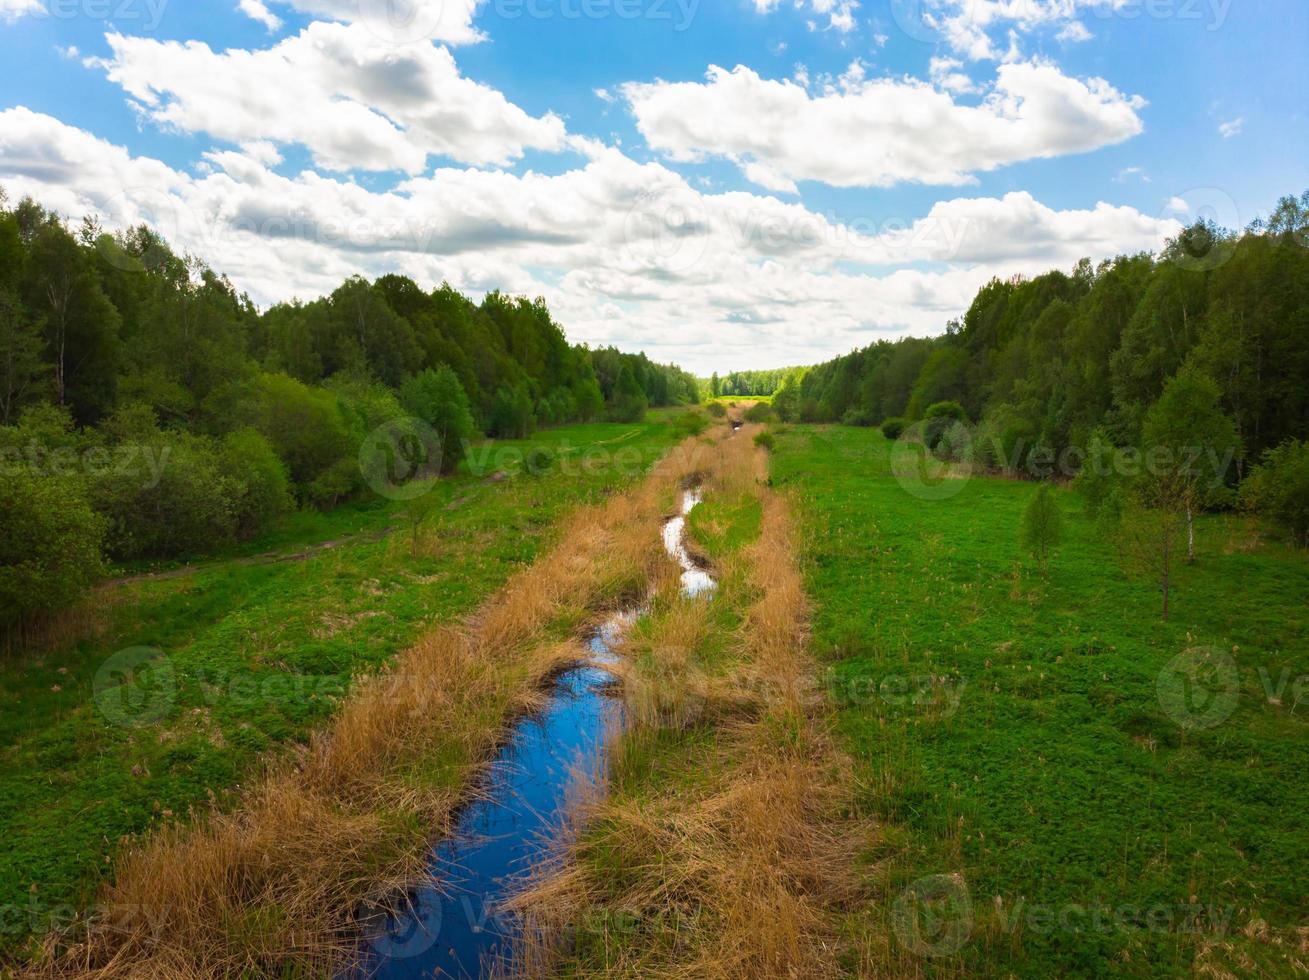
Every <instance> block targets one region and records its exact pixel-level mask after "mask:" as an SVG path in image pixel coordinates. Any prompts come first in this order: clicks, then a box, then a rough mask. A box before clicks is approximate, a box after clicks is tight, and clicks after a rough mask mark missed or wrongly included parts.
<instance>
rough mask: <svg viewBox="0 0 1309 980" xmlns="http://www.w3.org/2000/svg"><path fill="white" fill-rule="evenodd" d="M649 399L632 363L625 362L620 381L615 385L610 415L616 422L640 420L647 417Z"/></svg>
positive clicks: (620, 372) (619, 377) (619, 375)
mask: <svg viewBox="0 0 1309 980" xmlns="http://www.w3.org/2000/svg"><path fill="white" fill-rule="evenodd" d="M648 406H649V400H648V398H647V397H646V393H645V390H644V389H643V388H642V387H641V385H640V383H639V382H638V381H637V379H636V373H635V371H634V370H633V368H632V365H630V364H623V366H622V368H621V369H620V370H619V374H618V382H617V384H615V386H614V398H613V407H612V408H611V409H610V412H609V416H610V418H611V419H613V421H615V422H639V421H641V419H643V418H645V412H646V408H647V407H648Z"/></svg>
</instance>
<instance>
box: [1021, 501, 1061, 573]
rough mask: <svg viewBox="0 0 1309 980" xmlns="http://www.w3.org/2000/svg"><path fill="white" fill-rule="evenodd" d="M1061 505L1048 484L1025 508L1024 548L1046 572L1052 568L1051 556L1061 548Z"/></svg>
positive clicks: (1023, 523) (1023, 526)
mask: <svg viewBox="0 0 1309 980" xmlns="http://www.w3.org/2000/svg"><path fill="white" fill-rule="evenodd" d="M1061 520H1062V518H1061V517H1060V513H1059V503H1058V501H1057V500H1056V499H1055V495H1054V493H1052V492H1051V490H1050V485H1049V484H1048V483H1042V484H1041V485H1040V486H1039V487H1038V488H1037V490H1036V493H1035V494H1034V495H1033V496H1032V499H1031V500H1030V501H1028V504H1027V506H1026V507H1025V508H1023V521H1022V532H1021V533H1022V541H1023V547H1024V548H1025V549H1026V550H1027V552H1028V553H1029V554H1030V555H1031V556H1032V557H1033V558H1034V559H1036V563H1037V564H1038V565H1040V566H1041V570H1042V571H1045V570H1047V569H1048V568H1049V567H1050V556H1051V555H1052V554H1053V553H1054V549H1055V548H1057V547H1059V539H1060V535H1061V533H1062V524H1061Z"/></svg>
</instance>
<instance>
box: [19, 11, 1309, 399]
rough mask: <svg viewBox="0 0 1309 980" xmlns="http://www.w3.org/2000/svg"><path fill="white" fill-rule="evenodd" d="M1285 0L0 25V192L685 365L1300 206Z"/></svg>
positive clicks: (1300, 157)
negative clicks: (520, 313)
mask: <svg viewBox="0 0 1309 980" xmlns="http://www.w3.org/2000/svg"><path fill="white" fill-rule="evenodd" d="M1306 53H1309V4H1305V3H1304V2H1303V0H858V2H856V0H186V2H183V0H0V187H3V188H4V189H5V190H6V192H7V193H8V196H9V199H10V201H11V203H12V202H13V201H14V200H16V199H17V198H19V197H21V196H22V195H25V194H30V195H32V196H33V197H35V198H36V199H37V200H38V201H40V202H41V203H43V204H44V205H46V206H47V207H49V208H52V209H54V210H56V211H58V212H59V213H61V214H63V215H65V216H66V217H67V218H68V219H69V220H70V221H73V222H78V221H80V220H81V218H82V217H83V216H84V215H88V214H89V215H95V216H96V217H98V219H99V220H100V222H101V223H102V225H103V226H104V227H105V228H107V229H111V230H112V229H117V228H121V227H124V226H127V225H129V224H134V223H137V222H140V221H148V222H150V223H151V224H154V225H156V226H157V227H158V228H159V229H160V230H161V231H162V232H163V233H164V234H165V235H166V236H167V237H168V239H169V241H170V242H171V243H172V244H173V245H174V247H175V248H176V249H179V250H185V251H187V252H190V253H192V254H194V255H196V256H198V257H200V258H201V259H203V260H204V261H206V262H207V263H209V264H210V265H211V266H212V267H214V268H215V269H217V270H219V271H221V272H223V273H225V274H227V275H228V276H229V277H230V278H231V280H232V281H233V283H234V284H235V285H236V286H237V287H238V288H239V289H241V290H243V291H245V292H248V293H249V295H250V296H251V298H252V299H253V300H254V301H255V302H256V303H258V304H259V305H260V306H261V307H266V306H268V305H270V304H272V303H276V302H280V301H285V300H290V299H293V298H300V299H304V300H308V299H312V298H314V297H316V296H320V295H324V294H326V293H329V292H331V290H332V289H334V288H335V287H336V286H337V285H339V284H340V282H341V281H342V280H344V279H345V278H346V277H347V276H350V275H355V274H359V275H364V276H367V277H369V278H373V277H376V276H379V275H382V274H385V273H388V272H399V273H403V274H406V275H409V276H411V277H413V278H414V279H415V280H416V281H417V282H419V283H420V284H421V285H422V286H424V287H425V288H430V287H433V286H436V285H438V284H440V283H441V282H442V281H447V282H449V283H450V284H451V285H453V286H455V287H457V288H459V289H461V290H463V291H464V292H466V293H468V294H470V295H472V296H473V297H474V298H480V297H481V296H482V295H483V294H485V293H486V292H487V291H490V290H493V289H500V290H503V291H506V292H510V293H514V294H523V295H527V296H531V297H536V296H543V297H545V299H546V301H547V302H548V304H549V306H550V308H551V310H552V311H553V312H554V314H555V317H556V319H557V320H558V322H559V323H560V324H561V326H563V327H564V329H565V331H566V332H567V334H568V336H569V338H570V339H571V340H573V341H575V342H585V343H589V344H592V345H603V344H615V345H617V346H618V347H620V348H622V349H625V350H631V351H636V350H644V351H646V353H647V354H649V355H650V356H651V357H652V358H655V359H657V360H660V361H671V362H676V363H679V364H681V365H683V366H684V367H686V368H688V369H690V370H693V371H695V372H697V373H699V374H701V375H707V374H708V373H710V372H711V371H718V372H726V371H729V370H739V369H745V368H763V367H780V366H786V365H794V364H808V363H815V362H818V361H821V360H825V359H827V358H830V357H833V356H836V355H838V354H842V353H845V352H847V351H849V350H852V349H854V348H857V347H863V346H866V345H867V344H870V343H873V342H874V341H876V340H879V339H883V338H895V337H899V336H905V335H910V334H912V335H916V336H929V335H933V334H937V333H940V332H942V331H943V330H944V329H945V325H946V323H947V322H948V321H949V320H950V319H951V318H953V317H956V316H958V315H960V314H961V313H962V312H963V311H964V310H965V309H966V308H967V306H968V304H969V302H970V300H971V299H972V296H973V294H974V293H975V292H976V290H977V289H978V288H979V287H980V286H981V285H983V284H984V283H985V282H987V281H988V280H989V279H991V278H992V277H993V276H1001V277H1009V276H1012V275H1016V274H1025V275H1034V274H1037V273H1040V272H1043V271H1046V270H1048V269H1051V268H1063V269H1069V268H1071V267H1072V266H1073V265H1074V264H1075V263H1076V262H1077V260H1078V259H1080V258H1082V257H1089V258H1092V259H1094V260H1097V261H1098V260H1100V259H1103V258H1108V257H1112V256H1114V255H1117V254H1123V253H1131V252H1138V251H1142V250H1155V249H1158V248H1159V247H1160V246H1161V245H1162V244H1163V243H1164V242H1165V241H1166V240H1167V238H1168V237H1170V236H1172V235H1175V234H1176V233H1177V232H1178V231H1179V230H1180V229H1181V227H1182V226H1183V225H1184V224H1185V223H1188V222H1190V221H1192V220H1194V219H1195V218H1197V217H1207V218H1211V219H1212V220H1215V221H1216V222H1217V223H1219V224H1220V225H1223V226H1226V227H1231V228H1238V227H1244V226H1246V225H1248V224H1249V223H1250V222H1251V221H1253V220H1254V219H1255V218H1257V217H1259V216H1260V215H1261V214H1266V213H1267V212H1268V211H1269V210H1271V208H1272V207H1273V205H1274V204H1275V203H1276V201H1277V199H1278V198H1279V197H1281V196H1283V195H1286V194H1292V193H1294V194H1299V193H1300V192H1302V191H1304V190H1306V189H1309V120H1307V119H1306V106H1309V83H1307V81H1306V79H1307V78H1309V69H1307V68H1306V58H1305V56H1306Z"/></svg>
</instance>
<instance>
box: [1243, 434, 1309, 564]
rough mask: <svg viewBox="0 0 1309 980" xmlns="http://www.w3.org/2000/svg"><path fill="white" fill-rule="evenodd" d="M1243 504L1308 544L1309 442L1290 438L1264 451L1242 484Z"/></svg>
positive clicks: (1291, 535) (1297, 541)
mask: <svg viewBox="0 0 1309 980" xmlns="http://www.w3.org/2000/svg"><path fill="white" fill-rule="evenodd" d="M1241 504H1242V506H1243V507H1246V508H1248V509H1250V510H1253V511H1255V512H1257V513H1258V514H1259V515H1260V516H1261V517H1263V518H1265V519H1267V520H1270V521H1272V522H1273V523H1274V524H1275V525H1277V526H1278V527H1280V528H1281V529H1282V530H1284V531H1285V532H1286V533H1287V534H1289V535H1290V537H1291V539H1292V540H1293V541H1294V542H1295V543H1296V544H1297V545H1299V546H1300V547H1302V548H1304V547H1307V546H1309V442H1301V441H1300V440H1299V439H1288V440H1286V442H1284V443H1282V444H1281V445H1280V446H1276V447H1274V448H1273V449H1269V450H1268V451H1267V452H1265V453H1264V455H1263V458H1262V459H1261V460H1260V462H1259V465H1258V466H1257V467H1255V469H1254V471H1253V472H1252V473H1251V474H1250V478H1249V479H1248V480H1246V481H1245V483H1243V484H1242V485H1241Z"/></svg>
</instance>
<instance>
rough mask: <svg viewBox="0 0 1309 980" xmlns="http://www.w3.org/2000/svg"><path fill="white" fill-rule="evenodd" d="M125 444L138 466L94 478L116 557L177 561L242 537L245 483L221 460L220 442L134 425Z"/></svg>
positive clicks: (98, 504)
mask: <svg viewBox="0 0 1309 980" xmlns="http://www.w3.org/2000/svg"><path fill="white" fill-rule="evenodd" d="M106 427H107V428H112V427H113V426H112V424H107V425H106ZM120 430H121V429H120ZM123 447H128V448H129V449H130V451H131V456H128V455H127V454H126V453H124V454H123V456H122V458H123V459H132V463H131V465H119V466H112V467H107V468H105V469H104V470H103V471H101V472H99V473H97V474H96V475H95V476H94V477H93V478H92V480H91V500H92V502H93V504H94V506H95V509H96V510H97V511H99V512H100V513H101V514H103V515H104V516H105V518H106V519H107V520H108V522H109V527H108V533H107V535H106V546H107V548H108V551H109V554H110V555H112V556H113V557H114V558H117V559H119V560H122V561H133V560H136V559H140V558H175V557H178V556H182V555H192V554H202V553H204V552H209V551H213V550H214V549H215V548H216V547H219V546H221V545H223V544H226V543H228V542H230V541H231V540H233V539H234V538H235V536H236V533H237V527H238V513H237V512H238V505H237V499H238V497H240V496H241V489H242V485H241V481H240V480H239V479H233V478H232V477H231V476H229V474H228V473H227V472H226V471H225V467H223V466H222V465H220V455H221V454H220V446H219V444H218V443H217V442H215V441H214V440H213V439H211V438H209V437H207V436H193V435H189V434H187V433H182V432H161V431H159V430H158V429H155V430H154V431H153V432H150V431H146V430H143V429H140V428H135V429H134V430H133V431H132V435H131V439H130V442H129V441H124V442H123V443H121V444H120V446H119V447H118V448H119V451H120V452H122V450H123Z"/></svg>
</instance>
